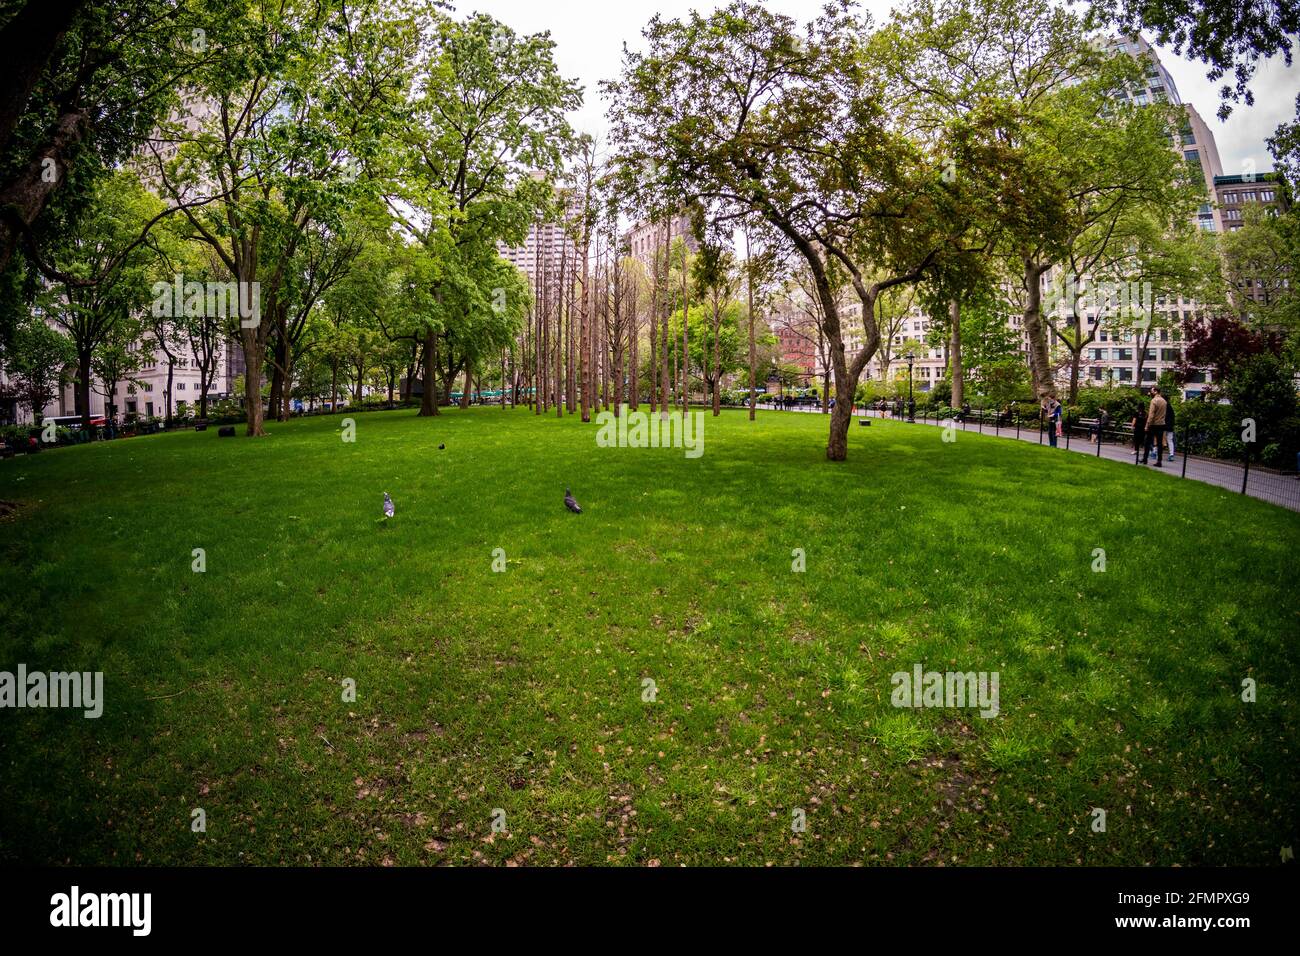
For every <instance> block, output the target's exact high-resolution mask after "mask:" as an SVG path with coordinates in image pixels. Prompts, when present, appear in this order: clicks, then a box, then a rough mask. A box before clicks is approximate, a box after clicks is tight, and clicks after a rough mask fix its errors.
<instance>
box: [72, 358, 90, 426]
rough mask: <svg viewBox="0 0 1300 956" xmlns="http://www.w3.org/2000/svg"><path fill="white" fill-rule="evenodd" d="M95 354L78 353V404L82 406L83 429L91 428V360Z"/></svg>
mask: <svg viewBox="0 0 1300 956" xmlns="http://www.w3.org/2000/svg"><path fill="white" fill-rule="evenodd" d="M92 354H93V353H92V352H91V351H90V350H89V349H87V350H85V351H82V352H78V353H77V388H76V396H77V397H76V402H77V404H78V405H80V406H81V427H82V428H87V429H88V428H90V374H91V373H90V359H91V355H92Z"/></svg>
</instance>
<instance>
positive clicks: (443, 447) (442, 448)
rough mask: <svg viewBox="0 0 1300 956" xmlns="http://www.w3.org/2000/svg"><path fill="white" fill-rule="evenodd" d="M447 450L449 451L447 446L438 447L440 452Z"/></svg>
mask: <svg viewBox="0 0 1300 956" xmlns="http://www.w3.org/2000/svg"><path fill="white" fill-rule="evenodd" d="M446 450H447V446H446V445H439V446H438V451H446Z"/></svg>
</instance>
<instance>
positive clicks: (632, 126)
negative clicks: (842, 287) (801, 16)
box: [607, 2, 965, 461]
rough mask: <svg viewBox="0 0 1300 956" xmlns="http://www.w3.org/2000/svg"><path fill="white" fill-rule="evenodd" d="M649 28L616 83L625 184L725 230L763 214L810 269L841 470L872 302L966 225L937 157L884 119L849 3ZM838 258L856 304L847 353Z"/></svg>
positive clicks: (732, 10)
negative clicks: (807, 15)
mask: <svg viewBox="0 0 1300 956" xmlns="http://www.w3.org/2000/svg"><path fill="white" fill-rule="evenodd" d="M644 33H645V37H646V41H647V46H648V50H647V51H646V52H645V53H639V52H633V51H627V52H625V64H624V69H623V74H622V76H621V78H620V79H619V80H617V81H615V82H613V83H610V84H608V85H607V90H608V93H609V96H610V100H611V108H610V114H609V116H610V122H611V126H612V127H613V133H612V140H613V142H614V144H615V147H616V149H617V153H618V158H619V167H620V172H621V176H622V178H623V186H624V189H625V190H626V191H627V193H628V194H629V195H630V196H632V197H633V201H634V203H635V204H636V205H637V207H638V208H639V209H641V210H662V209H666V208H680V207H683V206H689V205H695V204H698V205H700V206H702V207H703V208H704V209H705V212H706V216H707V218H708V219H709V220H710V221H716V222H718V223H720V224H722V223H732V224H738V223H741V222H743V221H745V220H752V219H761V220H763V221H764V222H765V223H767V225H768V226H769V227H770V228H771V229H772V231H773V232H774V233H776V234H777V235H779V236H780V238H781V241H782V242H783V243H784V244H785V245H786V247H787V248H790V249H793V250H794V251H795V252H796V253H797V254H798V255H800V256H802V257H803V258H804V259H805V260H806V261H807V263H808V265H809V268H810V269H811V271H812V273H813V277H814V281H815V284H816V287H817V293H818V297H819V298H820V299H821V301H822V304H823V307H824V309H825V318H824V320H823V321H824V326H825V332H826V336H827V339H828V340H829V342H830V347H831V363H832V366H833V368H834V369H835V382H836V390H837V391H836V394H837V403H836V408H835V411H834V413H833V414H832V416H831V422H830V437H829V440H828V442H827V457H828V458H829V459H830V460H834V461H838V460H843V459H844V458H845V457H846V455H847V453H848V432H849V424H850V408H851V406H852V404H853V395H854V391H855V388H856V385H857V382H858V380H859V378H860V377H861V375H862V371H863V369H864V368H865V367H866V364H867V362H868V361H870V359H871V358H872V357H873V356H874V355H875V352H876V350H877V348H878V347H879V343H880V333H879V329H878V328H877V326H876V322H875V318H874V316H875V304H876V300H877V299H878V298H879V297H880V295H881V294H882V293H883V292H885V291H886V290H888V289H890V288H892V287H894V286H897V285H906V284H908V283H912V282H915V281H917V280H918V279H920V278H921V277H922V276H924V275H925V273H926V272H927V270H928V269H930V268H931V267H932V266H933V265H934V264H935V263H936V261H937V260H938V259H939V258H940V257H941V256H943V255H944V254H945V253H947V252H949V251H951V250H952V248H953V247H954V246H955V245H959V242H958V241H957V239H958V237H960V235H961V234H962V233H963V232H964V231H965V227H964V226H963V225H961V223H962V220H963V215H962V214H961V210H960V209H959V208H955V206H956V202H955V199H954V197H953V195H952V194H951V193H950V192H949V190H947V188H946V184H945V183H944V181H943V179H942V178H941V171H942V164H941V163H940V162H939V159H940V157H938V156H936V155H932V154H927V153H926V152H925V151H923V150H921V149H919V148H918V147H917V146H916V145H915V144H914V143H913V142H912V141H911V140H910V139H909V138H908V137H907V136H906V135H905V134H904V132H903V131H901V130H900V129H898V128H896V127H895V126H894V125H893V124H892V123H891V110H890V105H891V104H890V103H889V101H888V98H887V96H886V92H887V91H886V89H885V84H884V83H883V82H882V80H881V79H880V74H881V70H880V68H879V64H878V63H877V62H875V61H874V60H873V56H876V55H879V54H878V52H877V50H876V49H875V48H873V47H871V46H869V45H868V43H867V42H866V40H867V38H869V36H870V33H871V23H870V21H869V20H868V19H867V18H865V17H860V16H858V15H856V14H855V13H854V12H853V11H852V10H851V9H849V8H847V7H836V6H827V7H826V8H825V10H824V11H823V13H822V14H821V15H820V16H819V17H818V18H817V19H816V20H815V21H813V22H812V23H811V24H809V25H808V26H807V28H806V29H804V30H802V31H801V30H799V29H798V28H797V26H796V24H795V22H794V21H793V20H792V19H790V18H789V17H785V16H781V15H778V14H776V13H773V12H772V11H770V10H768V9H767V8H765V7H763V6H760V5H757V4H752V3H747V2H732V3H730V4H728V5H727V6H726V7H724V8H722V9H721V10H718V11H716V12H714V13H713V14H711V15H709V16H708V17H704V16H703V15H701V14H698V13H697V14H693V15H691V16H690V17H689V18H687V19H686V20H684V21H678V20H672V21H665V20H663V19H662V18H659V17H655V18H654V19H652V20H651V21H650V24H649V26H647V28H646V29H645V31H644ZM832 260H834V261H836V262H838V263H839V265H840V266H841V267H842V268H843V269H844V270H845V271H846V272H847V273H848V275H849V278H850V283H851V285H852V286H853V288H854V291H855V292H856V294H857V296H858V298H859V301H860V302H861V303H862V322H863V337H862V344H863V348H862V349H861V351H860V352H858V353H857V354H856V355H854V356H853V357H851V358H850V357H849V356H848V355H846V352H845V345H844V334H843V324H842V321H841V310H840V306H839V303H838V302H837V301H836V298H835V295H834V291H833V290H832V288H831V286H830V282H829V278H828V263H829V262H831V261H832ZM873 270H874V271H876V272H877V274H880V275H883V276H884V278H881V279H877V280H875V281H872V280H871V279H870V278H869V276H870V275H871V273H872V272H873Z"/></svg>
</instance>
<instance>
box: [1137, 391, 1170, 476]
mask: <svg viewBox="0 0 1300 956" xmlns="http://www.w3.org/2000/svg"><path fill="white" fill-rule="evenodd" d="M1168 413H1169V403H1168V402H1166V401H1165V397H1164V396H1163V395H1161V394H1160V389H1158V388H1153V389H1151V407H1150V408H1149V409H1147V444H1146V447H1145V448H1144V449H1143V451H1142V464H1144V465H1145V464H1147V462H1148V461H1149V459H1150V458H1151V446H1152V445H1155V448H1156V467H1157V468H1163V467H1164V458H1165V416H1166V415H1167V414H1168Z"/></svg>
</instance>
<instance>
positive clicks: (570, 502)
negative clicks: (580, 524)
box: [564, 488, 582, 515]
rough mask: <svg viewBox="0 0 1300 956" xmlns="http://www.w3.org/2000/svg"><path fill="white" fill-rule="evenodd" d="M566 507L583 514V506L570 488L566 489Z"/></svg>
mask: <svg viewBox="0 0 1300 956" xmlns="http://www.w3.org/2000/svg"><path fill="white" fill-rule="evenodd" d="M564 507H566V508H568V509H569V510H570V511H572V512H573V513H574V514H575V515H580V514H582V506H581V505H580V504H578V502H577V501H576V500H575V499H574V497H573V492H571V491H570V490H569V489H568V488H565V489H564Z"/></svg>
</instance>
